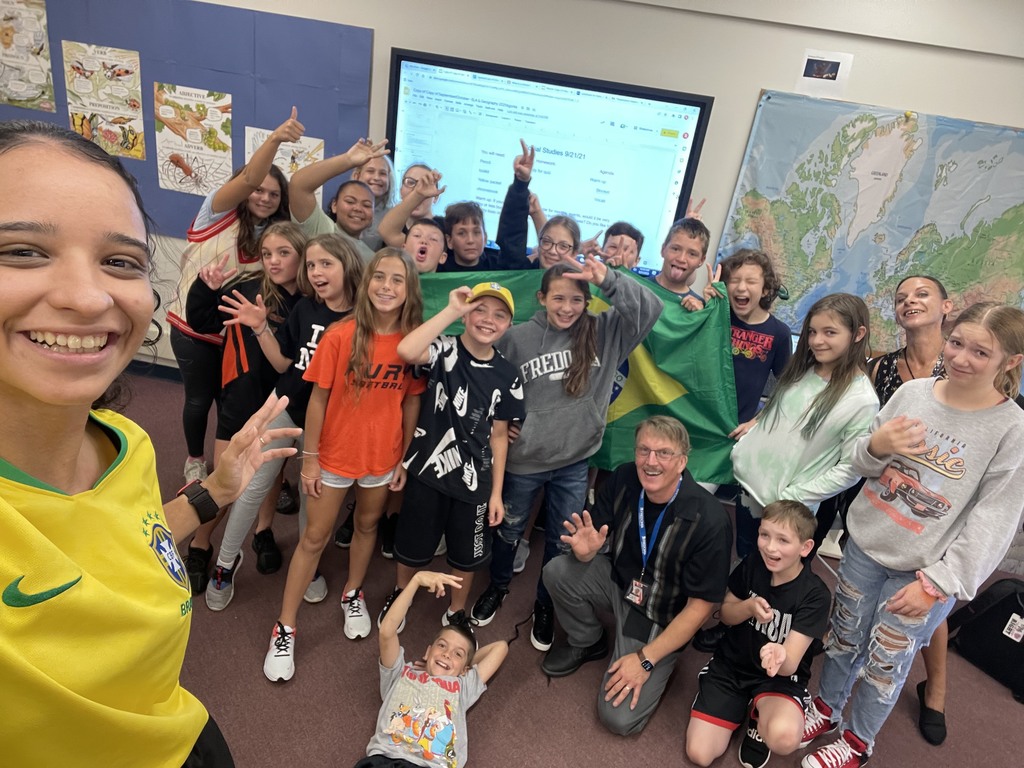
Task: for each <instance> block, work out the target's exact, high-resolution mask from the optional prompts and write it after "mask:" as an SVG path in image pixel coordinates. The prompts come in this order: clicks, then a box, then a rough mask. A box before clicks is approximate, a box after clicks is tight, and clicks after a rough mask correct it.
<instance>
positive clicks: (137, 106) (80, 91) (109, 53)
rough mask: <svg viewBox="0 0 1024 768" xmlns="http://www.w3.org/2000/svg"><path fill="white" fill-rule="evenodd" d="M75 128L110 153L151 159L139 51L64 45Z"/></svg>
mask: <svg viewBox="0 0 1024 768" xmlns="http://www.w3.org/2000/svg"><path fill="white" fill-rule="evenodd" d="M61 47H62V48H63V50H64V82H65V84H66V85H67V90H68V118H69V122H70V124H71V129H72V130H74V131H76V132H77V133H80V134H82V135H83V136H84V137H85V138H87V139H89V141H91V142H93V143H94V144H97V145H99V146H100V147H102V148H103V149H104V150H106V151H107V153H108V154H111V155H118V156H120V157H131V158H134V159H135V160H145V159H146V141H145V136H144V134H143V130H142V78H141V75H140V72H139V52H138V51H129V50H125V49H124V48H111V47H110V46H106V45H91V44H89V43H76V42H72V41H70V40H63V41H61Z"/></svg>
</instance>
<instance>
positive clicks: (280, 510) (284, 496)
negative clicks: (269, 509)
mask: <svg viewBox="0 0 1024 768" xmlns="http://www.w3.org/2000/svg"><path fill="white" fill-rule="evenodd" d="M275 510H276V511H277V514H279V515H294V514H295V513H296V512H298V511H299V498H298V493H296V492H295V489H294V488H292V484H291V483H289V482H288V481H287V480H285V481H284V482H283V483H281V493H279V494H278V496H277V506H276V507H275Z"/></svg>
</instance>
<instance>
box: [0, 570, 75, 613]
mask: <svg viewBox="0 0 1024 768" xmlns="http://www.w3.org/2000/svg"><path fill="white" fill-rule="evenodd" d="M24 578H25V577H24V576H19V577H18V578H16V579H15V580H14V581H12V582H11V583H10V584H8V585H7V587H6V588H5V589H4V594H3V598H2V599H3V601H4V605H8V606H10V607H11V608H31V607H32V606H33V605H39V604H40V603H45V602H46V601H47V600H52V599H53V598H55V597H56V596H57V595H60V594H63V593H64V592H67V591H68V590H69V589H71V588H72V587H73V586H75V584H77V583H78V582H80V581H81V580H82V577H81V576H79V577H78V578H77V579H74V580H73V581H69V582H68V583H67V584H61V585H60V586H59V587H54V588H53V589H44V590H43V591H42V592H22V591H21V586H20V585H21V581H22V579H24Z"/></svg>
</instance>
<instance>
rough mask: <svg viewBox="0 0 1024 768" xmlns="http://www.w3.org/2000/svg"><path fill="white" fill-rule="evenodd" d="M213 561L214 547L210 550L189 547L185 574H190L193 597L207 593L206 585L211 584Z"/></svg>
mask: <svg viewBox="0 0 1024 768" xmlns="http://www.w3.org/2000/svg"><path fill="white" fill-rule="evenodd" d="M212 559H213V547H212V546H211V547H210V548H209V549H198V548H196V547H193V546H191V545H190V546H189V548H188V554H187V555H185V572H186V573H187V574H188V583H189V585H190V586H191V587H192V594H193V595H201V594H203V592H205V591H206V585H207V584H208V583H209V582H210V561H211V560H212Z"/></svg>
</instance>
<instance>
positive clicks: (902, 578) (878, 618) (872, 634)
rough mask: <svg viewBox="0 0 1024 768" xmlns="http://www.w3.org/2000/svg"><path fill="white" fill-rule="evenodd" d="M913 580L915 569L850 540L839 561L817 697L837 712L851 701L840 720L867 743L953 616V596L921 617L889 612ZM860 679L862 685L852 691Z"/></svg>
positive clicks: (869, 747) (869, 746)
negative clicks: (884, 562) (885, 560)
mask: <svg viewBox="0 0 1024 768" xmlns="http://www.w3.org/2000/svg"><path fill="white" fill-rule="evenodd" d="M913 581H915V576H914V572H913V571H894V570H891V569H889V568H885V567H883V566H881V565H879V564H878V563H876V562H875V561H874V560H872V559H871V558H870V557H868V556H867V555H866V554H864V552H863V551H862V550H861V549H860V547H858V546H857V545H856V543H855V542H853V541H852V540H851V541H849V542H848V543H847V546H846V549H845V550H844V552H843V560H842V562H841V563H840V564H839V583H838V584H837V585H836V597H835V603H834V605H833V606H832V616H831V619H830V620H829V630H828V636H827V638H826V640H825V649H826V653H827V654H828V656H827V658H826V659H825V666H824V668H823V669H822V672H821V685H820V687H819V690H818V695H819V696H821V699H822V701H824V702H825V703H826V704H828V705H829V706H830V707H831V708H832V710H833V711H834V712H835V714H836V715H839V714H840V713H841V712H842V711H843V707H844V706H845V705H846V702H847V701H848V700H850V713H849V717H847V718H846V719H845V720H844V721H843V724H842V727H843V728H848V729H849V730H851V731H853V732H854V733H855V734H856V735H857V736H859V737H860V738H861V739H863V740H864V742H865V743H866V744H867V745H868V751H869V752H870V751H871V747H872V745H873V744H874V741H875V736H877V735H878V732H879V731H880V730H881V729H882V726H883V725H884V724H885V720H886V718H887V717H889V712H891V711H892V708H893V706H894V705H895V704H896V700H897V699H898V698H899V695H900V691H901V690H902V689H903V684H904V683H905V682H906V680H907V675H908V674H909V672H910V665H911V664H912V663H913V661H914V656H916V655H917V652H918V651H919V650H920V649H921V648H922V647H923V646H925V645H927V644H928V641H929V639H930V638H931V636H932V632H934V631H935V628H936V627H937V626H938V625H939V623H940V622H941V621H942V620H943V619H945V618H946V616H947V615H949V612H950V611H951V610H952V609H953V606H954V604H955V603H956V601H955V600H953V599H949V600H947V601H946V602H945V603H939V602H936V603H935V605H933V606H932V609H931V610H930V611H929V612H928V614H927V615H925V616H922V617H920V618H910V617H907V616H898V615H896V614H894V613H890V612H889V610H888V609H887V608H886V602H887V601H888V600H889V598H890V597H892V596H893V595H894V594H895V593H896V592H897V591H899V590H900V589H902V588H903V587H905V586H906V585H907V584H910V583H912V582H913ZM858 678H860V685H859V686H857V690H856V691H854V692H853V695H852V700H851V695H850V692H851V690H852V689H853V685H854V683H855V682H856V681H857V679H858Z"/></svg>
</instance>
